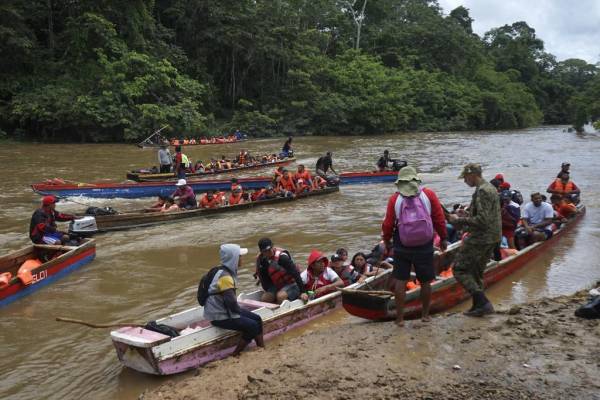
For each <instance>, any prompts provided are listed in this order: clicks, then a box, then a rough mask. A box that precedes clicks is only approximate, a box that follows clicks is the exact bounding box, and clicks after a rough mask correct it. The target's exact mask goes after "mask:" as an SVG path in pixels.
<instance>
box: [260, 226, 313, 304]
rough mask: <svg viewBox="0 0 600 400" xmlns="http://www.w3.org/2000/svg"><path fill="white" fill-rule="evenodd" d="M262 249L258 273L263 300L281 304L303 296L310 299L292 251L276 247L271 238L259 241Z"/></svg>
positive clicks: (304, 298)
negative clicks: (291, 253)
mask: <svg viewBox="0 0 600 400" xmlns="http://www.w3.org/2000/svg"><path fill="white" fill-rule="evenodd" d="M258 250H259V251H260V253H259V255H258V257H257V258H256V273H255V277H257V278H258V279H259V281H260V284H261V286H262V287H263V290H264V291H265V292H264V293H263V295H262V299H261V300H262V301H264V302H267V303H278V304H281V302H283V301H284V300H289V301H294V300H296V299H297V298H301V299H302V300H303V301H308V294H307V293H306V292H305V290H304V284H303V283H302V278H301V277H300V272H299V271H298V268H297V267H296V264H295V263H294V260H292V256H291V255H290V252H289V251H287V250H285V249H280V248H276V247H274V246H273V242H272V241H271V239H269V238H262V239H260V240H259V241H258Z"/></svg>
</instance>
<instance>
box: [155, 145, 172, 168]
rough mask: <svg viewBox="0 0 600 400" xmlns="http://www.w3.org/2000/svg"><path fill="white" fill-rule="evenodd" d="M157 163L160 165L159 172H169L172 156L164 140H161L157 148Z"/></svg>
mask: <svg viewBox="0 0 600 400" xmlns="http://www.w3.org/2000/svg"><path fill="white" fill-rule="evenodd" d="M158 164H159V165H160V173H161V174H168V173H169V172H171V167H172V165H173V158H172V157H171V152H170V151H169V145H168V144H167V143H165V142H162V144H161V145H160V150H158Z"/></svg>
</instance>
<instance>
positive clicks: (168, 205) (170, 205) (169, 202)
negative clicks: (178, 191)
mask: <svg viewBox="0 0 600 400" xmlns="http://www.w3.org/2000/svg"><path fill="white" fill-rule="evenodd" d="M179 210H181V208H180V207H179V206H178V205H177V204H175V200H174V199H173V198H172V197H167V198H166V199H165V204H163V206H162V207H161V208H160V212H171V211H179Z"/></svg>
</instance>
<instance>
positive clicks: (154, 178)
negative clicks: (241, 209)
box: [127, 158, 296, 182]
mask: <svg viewBox="0 0 600 400" xmlns="http://www.w3.org/2000/svg"><path fill="white" fill-rule="evenodd" d="M295 160H296V159H295V158H289V159H286V160H281V161H275V162H270V163H259V164H256V165H250V166H245V167H238V168H231V169H226V170H219V171H215V172H193V173H188V174H186V179H189V178H203V177H207V176H215V175H223V174H231V173H235V172H240V171H248V170H255V169H260V168H270V167H278V166H284V165H289V164H291V163H293V162H294V161H295ZM127 179H130V180H132V181H136V182H161V181H169V180H177V178H176V177H175V174H174V173H168V174H149V173H141V172H128V173H127Z"/></svg>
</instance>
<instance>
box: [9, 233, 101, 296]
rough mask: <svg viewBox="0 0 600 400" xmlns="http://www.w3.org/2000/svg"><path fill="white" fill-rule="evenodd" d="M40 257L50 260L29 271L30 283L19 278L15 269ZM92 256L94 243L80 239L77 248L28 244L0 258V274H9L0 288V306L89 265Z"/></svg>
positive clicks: (94, 248)
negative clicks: (6, 280)
mask: <svg viewBox="0 0 600 400" xmlns="http://www.w3.org/2000/svg"><path fill="white" fill-rule="evenodd" d="M43 254H45V255H47V256H48V257H49V258H50V260H49V261H47V262H45V263H42V264H41V265H39V266H38V267H36V268H34V269H32V270H31V278H32V279H31V282H30V283H28V284H26V283H24V282H23V281H22V280H21V279H20V278H19V276H18V275H19V273H18V271H19V269H20V267H21V265H22V264H23V263H24V262H25V261H26V260H31V259H37V258H39V257H41V256H42V255H43ZM95 256H96V243H95V242H94V240H93V239H84V241H83V242H82V243H81V244H80V245H79V246H58V245H37V244H34V245H31V246H28V247H25V248H23V249H21V250H17V251H15V252H13V253H10V254H7V255H5V256H2V257H0V274H10V275H7V276H10V278H9V279H8V282H7V283H6V284H5V285H0V307H4V306H6V305H8V304H9V303H12V302H13V301H15V300H17V299H20V298H21V297H24V296H27V295H28V294H31V293H33V292H35V291H36V290H38V289H40V288H42V287H44V286H46V285H48V284H50V283H52V282H54V281H55V280H57V279H59V278H61V277H63V276H65V275H67V274H69V273H71V272H73V271H74V270H76V269H78V268H80V267H82V266H84V265H86V264H88V263H90V262H91V261H92V260H93V259H94V257H95Z"/></svg>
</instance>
